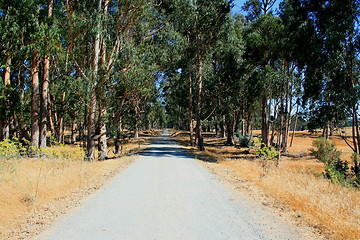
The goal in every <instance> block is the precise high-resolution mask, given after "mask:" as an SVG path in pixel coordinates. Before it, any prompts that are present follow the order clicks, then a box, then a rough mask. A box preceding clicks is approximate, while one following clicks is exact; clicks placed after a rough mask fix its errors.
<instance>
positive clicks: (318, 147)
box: [309, 138, 349, 184]
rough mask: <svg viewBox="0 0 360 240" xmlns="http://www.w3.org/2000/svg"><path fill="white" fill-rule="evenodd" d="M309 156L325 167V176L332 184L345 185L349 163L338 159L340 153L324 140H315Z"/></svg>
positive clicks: (332, 144)
mask: <svg viewBox="0 0 360 240" xmlns="http://www.w3.org/2000/svg"><path fill="white" fill-rule="evenodd" d="M312 145H313V148H311V149H309V150H310V152H311V154H312V155H313V156H315V157H316V158H317V159H318V160H320V161H321V162H323V163H324V164H325V165H326V170H325V174H324V175H325V176H326V177H327V178H328V179H330V180H331V181H332V182H336V183H341V184H347V182H346V180H347V179H348V177H349V174H348V172H349V163H348V162H347V161H342V160H341V159H340V155H341V152H340V151H339V150H337V149H336V148H335V144H334V143H332V142H330V141H329V140H327V139H325V138H319V139H316V140H315V141H314V142H313V144H312Z"/></svg>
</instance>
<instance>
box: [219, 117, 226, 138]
mask: <svg viewBox="0 0 360 240" xmlns="http://www.w3.org/2000/svg"><path fill="white" fill-rule="evenodd" d="M225 122H226V117H225V115H223V116H222V120H221V122H220V138H225V137H226V136H225Z"/></svg>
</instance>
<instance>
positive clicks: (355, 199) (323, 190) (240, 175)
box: [173, 132, 360, 240]
mask: <svg viewBox="0 0 360 240" xmlns="http://www.w3.org/2000/svg"><path fill="white" fill-rule="evenodd" d="M173 135H174V136H175V138H176V139H177V141H179V142H180V143H182V144H183V145H185V148H187V149H188V150H189V151H190V152H193V154H195V155H197V156H198V158H199V159H201V160H205V161H203V163H204V165H205V166H206V167H208V168H209V169H210V170H211V171H212V172H214V173H216V174H218V175H219V176H220V177H221V178H223V179H226V180H227V181H229V182H230V183H231V184H232V185H233V186H234V187H236V188H238V189H239V190H240V191H245V192H246V193H248V194H249V195H250V196H252V197H253V198H254V199H255V200H257V201H260V202H262V203H263V204H264V205H270V206H272V207H274V209H275V211H277V212H278V214H279V215H282V216H284V217H288V218H290V219H292V220H293V221H296V222H297V224H301V225H306V226H309V227H310V228H311V229H312V231H315V232H319V233H320V234H321V235H322V236H324V237H325V238H326V239H352V240H358V239H360V228H359V226H360V205H359V199H360V191H359V190H357V189H352V188H346V187H342V186H340V185H337V184H332V183H330V182H329V181H328V180H327V179H324V178H322V177H316V176H315V174H314V173H321V172H322V171H323V170H324V169H325V166H324V164H323V163H320V162H317V161H316V159H314V158H313V157H311V156H310V155H309V152H308V149H309V148H310V147H311V143H312V141H313V140H314V139H315V138H317V137H318V136H319V134H309V133H306V132H297V133H296V135H295V139H294V143H293V146H292V147H291V148H290V149H289V155H288V156H284V157H282V160H281V162H280V165H279V167H275V166H274V165H271V164H269V165H267V166H266V167H264V166H263V165H262V164H261V161H260V160H259V159H258V158H257V157H256V155H255V154H254V152H253V151H254V150H252V149H248V148H237V147H232V146H226V145H225V142H226V140H225V139H219V138H216V136H215V134H213V133H205V134H204V136H205V143H206V145H205V147H206V151H205V152H204V153H199V152H197V151H196V149H195V148H191V147H189V144H188V142H189V141H188V134H187V132H174V133H173ZM331 141H334V142H335V143H336V145H337V148H338V149H340V150H342V151H343V152H344V153H343V155H342V158H343V159H347V160H349V158H350V156H351V149H350V148H349V147H347V146H346V144H345V143H344V141H343V140H342V139H341V138H340V137H335V136H334V137H332V138H331Z"/></svg>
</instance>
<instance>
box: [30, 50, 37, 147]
mask: <svg viewBox="0 0 360 240" xmlns="http://www.w3.org/2000/svg"><path fill="white" fill-rule="evenodd" d="M38 57H39V51H38V50H37V49H35V50H34V51H33V53H32V58H31V65H32V68H31V85H32V96H31V145H32V146H34V147H36V148H38V147H39V113H38V111H39V59H38Z"/></svg>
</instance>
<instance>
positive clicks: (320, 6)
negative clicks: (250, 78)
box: [281, 0, 360, 152]
mask: <svg viewBox="0 0 360 240" xmlns="http://www.w3.org/2000/svg"><path fill="white" fill-rule="evenodd" d="M281 12H282V13H281V15H282V18H283V19H284V22H285V25H286V27H287V28H288V29H291V31H289V37H290V39H289V40H290V41H291V42H292V45H293V49H292V53H293V56H294V57H295V59H296V62H297V63H298V65H299V67H300V68H301V69H302V70H303V72H304V91H305V92H304V97H303V100H304V104H305V103H307V105H308V106H309V107H310V109H309V110H310V119H312V120H313V121H312V122H314V123H315V122H317V123H318V126H319V127H320V126H321V127H323V128H324V135H325V136H326V137H328V136H329V134H330V129H329V128H330V127H331V126H333V125H336V124H337V123H338V122H339V121H340V120H343V119H346V118H347V117H348V116H351V117H352V119H353V120H352V122H353V144H352V148H353V150H354V151H355V152H358V151H359V147H360V145H359V134H358V133H359V132H358V131H357V129H358V117H357V115H358V114H357V108H358V99H359V95H358V88H359V83H358V76H357V74H358V73H357V72H358V70H357V62H358V57H359V56H358V49H359V47H358V46H359V37H358V36H359V32H358V20H359V2H358V1H356V0H347V1H337V0H335V1H302V0H288V1H284V3H283V5H282V11H281Z"/></svg>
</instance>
